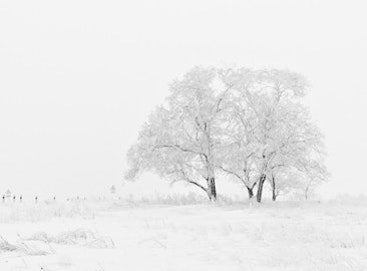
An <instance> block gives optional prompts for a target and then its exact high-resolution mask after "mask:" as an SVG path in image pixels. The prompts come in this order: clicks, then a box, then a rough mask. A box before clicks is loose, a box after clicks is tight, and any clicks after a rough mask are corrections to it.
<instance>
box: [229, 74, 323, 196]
mask: <svg viewBox="0 0 367 271" xmlns="http://www.w3.org/2000/svg"><path fill="white" fill-rule="evenodd" d="M224 73H225V74H226V80H225V82H226V83H227V84H230V85H233V86H234V89H235V90H236V91H234V92H232V96H231V103H230V106H231V109H230V110H229V112H231V114H232V115H231V122H232V125H231V126H230V127H232V128H233V129H232V130H231V134H232V137H231V138H232V143H234V145H237V147H234V148H232V150H231V151H230V153H231V155H232V157H231V159H229V162H228V163H229V164H230V165H227V168H225V169H224V170H225V171H226V172H228V173H231V174H233V175H235V176H238V177H237V178H238V179H246V180H247V181H246V183H247V185H246V187H247V189H248V190H249V189H251V188H253V185H254V184H257V186H258V188H257V195H256V196H257V201H259V202H260V201H261V198H262V191H263V185H264V183H265V181H266V180H267V179H268V180H269V181H270V183H271V185H272V188H273V189H272V191H273V199H274V200H275V198H276V194H275V192H276V171H277V170H279V169H280V168H281V169H282V170H283V171H284V170H285V169H289V170H291V169H298V170H301V171H302V170H304V168H302V167H301V166H300V164H302V162H301V161H303V163H304V161H307V159H310V157H312V156H315V155H318V156H320V155H321V154H322V136H321V133H320V132H319V130H318V129H317V127H316V126H315V125H314V124H313V122H312V121H311V118H310V115H309V114H308V110H307V108H305V107H304V106H303V105H302V103H301V102H300V100H301V98H302V97H303V96H304V95H305V93H306V89H307V86H308V84H307V81H306V80H305V79H304V77H303V76H301V75H299V74H297V73H292V72H289V71H286V70H258V71H252V70H248V69H237V70H233V69H230V70H227V71H225V72H224ZM320 163H321V160H320ZM238 165H240V166H239V167H238ZM254 165H255V166H254ZM249 168H250V169H252V171H254V170H255V173H254V172H253V173H252V176H256V178H257V180H251V179H250V178H249V175H248V174H249ZM246 174H247V176H246ZM249 194H250V195H251V191H249Z"/></svg>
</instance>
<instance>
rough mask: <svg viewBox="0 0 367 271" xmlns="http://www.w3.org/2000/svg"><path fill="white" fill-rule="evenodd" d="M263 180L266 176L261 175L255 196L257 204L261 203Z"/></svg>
mask: <svg viewBox="0 0 367 271" xmlns="http://www.w3.org/2000/svg"><path fill="white" fill-rule="evenodd" d="M265 180H266V174H261V176H260V179H259V183H258V185H257V194H256V200H257V202H261V198H262V193H263V187H264V182H265Z"/></svg>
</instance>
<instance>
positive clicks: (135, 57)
mask: <svg viewBox="0 0 367 271" xmlns="http://www.w3.org/2000/svg"><path fill="white" fill-rule="evenodd" d="M366 11H367V4H366V3H365V1H335V0H334V1H331V0H330V1H329V0H328V1H327V0H325V1H316V0H313V1H312V0H304V1H299V0H297V1H295V0H293V1H290V0H289V1H287V0H282V1H280V0H279V1H275V0H272V1H270V0H269V1H263V0H260V1H259V0H256V1H255V0H253V1H249V0H241V1H234V0H226V1H224V0H223V1H217V0H207V1H199V0H195V1H194V0H186V1H172V0H167V1H91V0H88V1H87V0H85V1H82V0H64V1H50V0H44V1H40V0H34V1H17V0H0V193H3V192H2V191H5V190H6V189H7V188H10V189H12V190H13V191H14V192H16V193H23V194H35V193H36V194H45V195H48V194H53V193H59V194H60V193H63V194H77V193H80V194H83V193H85V194H91V193H98V192H99V191H107V190H108V188H109V187H110V186H111V185H112V184H121V182H122V180H123V178H122V176H123V170H124V167H125V164H124V163H125V152H126V150H127V148H128V147H129V145H131V144H132V143H134V141H135V139H136V137H137V134H138V130H139V128H140V126H141V125H142V123H143V122H144V120H145V119H146V117H147V115H148V114H149V112H150V111H151V110H152V109H153V108H154V107H155V106H156V105H158V104H159V103H161V102H162V101H163V99H164V97H165V96H166V95H167V94H168V88H167V85H168V84H169V82H170V81H172V79H174V78H175V77H178V76H180V75H182V74H183V73H185V72H186V71H187V70H188V69H190V68H191V67H192V66H194V65H215V66H222V67H228V66H231V65H233V64H237V65H238V66H248V67H254V68H258V67H274V68H289V69H291V70H294V71H298V72H301V73H303V74H304V75H305V76H306V77H307V78H308V79H309V80H310V81H311V83H312V88H311V93H310V96H309V98H308V99H307V102H308V103H309V104H310V106H311V109H312V112H313V116H314V119H315V120H316V121H317V122H318V124H319V126H320V127H321V129H322V130H323V132H324V134H325V141H326V144H327V149H328V154H329V156H328V157H329V158H328V166H329V169H330V171H331V173H332V180H331V183H330V184H329V185H327V186H326V187H323V189H322V190H321V192H322V193H323V195H325V196H328V195H335V194H337V193H344V192H346V191H347V192H350V193H353V194H359V193H366V192H365V190H366V188H367V179H366V176H365V169H366V153H367V142H366V139H367V128H366V116H367V91H366V84H367V83H366V63H367V30H366V29H367V28H366V26H367V16H366ZM146 182H147V181H146ZM139 187H140V188H141V187H142V186H139Z"/></svg>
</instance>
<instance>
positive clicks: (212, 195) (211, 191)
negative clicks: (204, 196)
mask: <svg viewBox="0 0 367 271" xmlns="http://www.w3.org/2000/svg"><path fill="white" fill-rule="evenodd" d="M207 182H208V188H207V193H208V197H209V199H210V200H211V201H216V200H217V189H216V187H215V178H214V177H210V178H208V179H207Z"/></svg>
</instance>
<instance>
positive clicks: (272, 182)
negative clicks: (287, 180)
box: [271, 176, 277, 201]
mask: <svg viewBox="0 0 367 271" xmlns="http://www.w3.org/2000/svg"><path fill="white" fill-rule="evenodd" d="M275 189H276V187H275V177H274V176H273V177H272V178H271V190H272V193H273V195H272V200H273V201H276V199H277V194H276V192H275Z"/></svg>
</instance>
